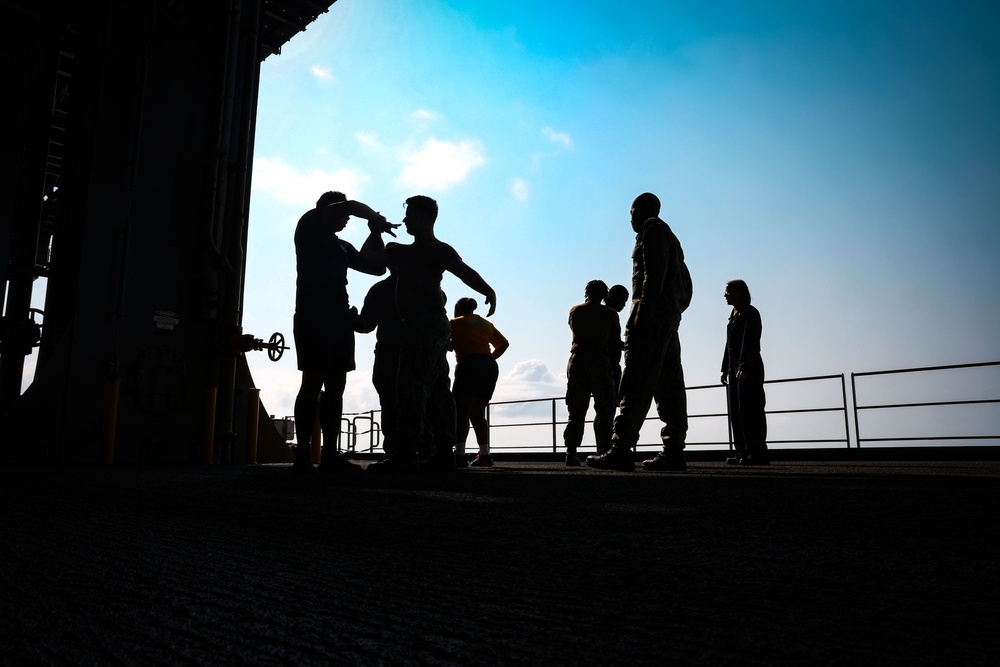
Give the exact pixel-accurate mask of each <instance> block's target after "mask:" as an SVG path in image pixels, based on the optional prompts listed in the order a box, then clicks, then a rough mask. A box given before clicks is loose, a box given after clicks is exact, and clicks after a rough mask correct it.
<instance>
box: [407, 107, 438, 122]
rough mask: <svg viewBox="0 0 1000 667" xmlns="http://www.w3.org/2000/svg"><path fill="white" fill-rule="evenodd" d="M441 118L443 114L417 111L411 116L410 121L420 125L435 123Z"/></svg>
mask: <svg viewBox="0 0 1000 667" xmlns="http://www.w3.org/2000/svg"><path fill="white" fill-rule="evenodd" d="M440 118H441V114H439V113H437V112H436V111H431V110H429V109H417V110H416V111H414V112H413V113H411V114H410V120H413V121H416V122H418V123H433V122H435V121H437V120H438V119H440Z"/></svg>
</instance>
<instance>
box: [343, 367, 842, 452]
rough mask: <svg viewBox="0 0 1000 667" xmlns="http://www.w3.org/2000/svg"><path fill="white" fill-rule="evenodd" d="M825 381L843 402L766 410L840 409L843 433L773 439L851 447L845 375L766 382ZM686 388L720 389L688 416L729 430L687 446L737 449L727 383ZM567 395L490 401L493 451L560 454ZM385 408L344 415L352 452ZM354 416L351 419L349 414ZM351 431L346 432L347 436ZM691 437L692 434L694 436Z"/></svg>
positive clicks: (374, 439) (373, 438)
mask: <svg viewBox="0 0 1000 667" xmlns="http://www.w3.org/2000/svg"><path fill="white" fill-rule="evenodd" d="M822 383H836V384H837V385H838V386H839V392H838V394H839V402H837V403H836V404H834V405H830V404H822V405H809V406H806V407H784V408H781V409H769V410H767V414H768V415H783V416H787V415H806V414H810V413H839V414H840V415H842V416H843V424H844V436H843V437H842V438H818V437H797V438H786V439H769V440H768V442H769V443H770V444H774V445H787V444H797V445H819V444H829V443H836V444H840V445H843V446H845V447H850V438H849V433H850V427H849V424H848V409H847V390H846V383H845V377H844V375H843V374H841V375H822V376H814V377H802V378H787V379H778V380H767V381H765V384H767V385H789V384H796V385H808V386H811V387H816V385H818V384H822ZM687 391H688V393H689V395H691V394H692V393H699V394H708V395H712V394H717V398H716V402H717V403H719V405H720V409H717V410H709V411H704V412H689V413H688V420H689V422H691V421H699V420H704V421H706V422H709V421H713V420H714V421H715V422H717V428H716V431H720V430H722V429H724V433H725V437H724V439H700V440H693V439H689V440H688V441H687V446H689V447H692V446H693V447H728V448H729V449H732V442H733V441H732V429H731V427H730V425H729V419H728V417H729V415H728V410H727V406H726V399H725V396H726V388H725V387H724V386H723V385H721V384H718V385H702V386H693V387H688V388H687ZM803 393H808V392H807V391H801V392H799V393H798V395H801V394H803ZM538 404H542V405H545V406H547V409H546V410H545V416H544V417H541V418H539V417H538V416H535V415H532V418H529V419H526V420H521V421H504V422H502V423H498V422H497V419H495V414H496V412H498V411H501V410H503V409H504V408H509V407H512V406H523V407H527V408H528V410H529V412H530V406H533V405H538ZM564 405H565V398H564V397H562V396H558V397H549V398H531V399H523V400H512V401H494V402H491V403H490V404H488V405H487V408H486V419H487V424H488V425H489V428H490V441H491V444H490V448H491V449H492V450H493V451H511V452H513V451H517V452H532V451H542V452H551V453H558V452H560V451H561V450H562V448H563V445H562V428H563V427H565V425H566V419H565V418H564V417H561V412H562V411H564ZM380 412H381V411H380V410H369V411H367V412H359V413H350V414H349V415H345V420H344V421H345V424H346V426H345V430H344V432H343V433H342V434H341V443H342V444H344V446H345V448H346V449H348V450H349V451H367V452H374V451H375V449H376V448H377V447H378V446H379V445H380V444H381V428H380V424H379V422H378V419H377V416H378V415H379V414H380ZM651 414H652V416H650V417H647V418H646V420H645V421H646V423H650V424H651V423H653V422H656V420H657V417H656V413H655V410H651ZM347 417H350V419H347ZM359 422H361V423H363V424H365V428H364V430H362V428H361V427H360V426H359ZM592 423H593V421H592V420H588V421H587V424H588V425H590V424H592ZM538 428H544V429H545V431H546V433H547V436H546V437H545V439H544V441H540V440H537V439H536V440H533V439H531V437H530V436H529V437H527V438H521V439H519V440H518V441H517V442H516V444H508V443H505V442H504V441H503V439H502V438H498V437H496V436H498V435H500V434H502V433H504V432H505V431H513V430H520V431H522V432H523V431H524V430H527V429H538ZM364 435H368V439H367V440H368V442H367V443H363V442H361V439H362V436H364ZM345 436H346V437H345ZM689 437H690V436H689ZM660 446H661V443H660V440H659V437H658V435H657V436H656V437H655V438H652V437H650V438H647V441H645V442H644V441H643V440H640V442H639V444H638V445H637V446H636V449H637V450H641V449H649V448H658V447H660Z"/></svg>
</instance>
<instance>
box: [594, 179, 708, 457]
mask: <svg viewBox="0 0 1000 667" xmlns="http://www.w3.org/2000/svg"><path fill="white" fill-rule="evenodd" d="M659 215H660V200H659V198H657V196H656V195H654V194H652V193H650V192H646V193H643V194H641V195H639V196H638V197H636V199H635V201H634V202H632V209H631V224H632V229H633V231H635V233H636V237H635V247H634V248H633V250H632V308H631V310H630V311H629V317H628V322H627V324H626V325H625V368H624V369H623V370H622V380H621V386H620V387H619V394H618V395H619V412H618V416H617V417H616V418H615V422H614V429H613V430H614V434H613V435H612V437H611V443H612V444H611V449H609V450H608V451H607V452H605V453H603V454H599V455H596V456H588V457H587V465H588V466H590V467H592V468H600V469H604V470H620V471H623V472H628V471H631V470H634V469H635V461H634V457H633V453H632V450H633V448H634V447H635V446H636V444H637V443H638V441H639V431H640V429H641V428H642V425H643V422H644V421H645V419H646V414H647V413H648V412H649V407H650V404H651V403H652V402H653V401H654V400H655V401H656V412H657V416H658V417H659V418H660V421H662V422H663V427H662V428H661V429H660V438H661V440H662V444H663V449H662V450H661V451H660V452H659V453H658V454H657V455H656V456H654V457H653V458H651V459H649V460H646V461H643V463H642V467H643V469H644V470H650V471H657V472H681V471H684V470H686V469H687V460H686V459H685V458H684V440H685V439H686V437H687V397H686V394H685V388H684V370H683V368H682V366H681V343H680V337H679V335H678V329H679V327H680V323H681V313H683V312H684V310H685V309H687V307H688V304H690V302H691V291H692V290H691V275H690V273H688V270H687V266H686V265H685V264H684V251H683V250H682V249H681V244H680V242H679V241H678V240H677V237H676V236H674V233H673V231H671V229H670V227H669V226H668V225H667V223H666V222H664V221H663V220H661V219H660V217H659Z"/></svg>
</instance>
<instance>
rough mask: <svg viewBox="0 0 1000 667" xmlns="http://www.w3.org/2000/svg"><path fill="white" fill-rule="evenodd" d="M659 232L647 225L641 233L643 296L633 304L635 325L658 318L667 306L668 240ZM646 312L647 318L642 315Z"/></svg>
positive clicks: (632, 317) (633, 321)
mask: <svg viewBox="0 0 1000 667" xmlns="http://www.w3.org/2000/svg"><path fill="white" fill-rule="evenodd" d="M657 231H659V230H657V229H656V227H655V226H653V225H650V224H648V223H647V224H646V225H644V227H643V229H642V231H641V233H640V236H641V239H640V241H641V247H640V252H641V253H642V267H643V274H642V294H641V295H640V297H639V301H638V302H637V303H635V304H633V309H634V310H635V312H634V313H632V315H631V319H632V323H633V324H638V323H639V321H640V319H642V320H643V321H644V320H646V319H649V318H654V317H656V316H657V314H658V313H660V312H661V311H662V310H663V307H664V306H665V305H666V304H665V303H664V298H665V295H664V288H665V284H666V278H667V269H668V268H669V267H668V266H667V262H668V261H669V259H668V255H667V247H666V243H667V239H666V237H665V235H664V234H660V233H656V232H657ZM644 312H645V313H646V315H645V316H643V315H642V313H644Z"/></svg>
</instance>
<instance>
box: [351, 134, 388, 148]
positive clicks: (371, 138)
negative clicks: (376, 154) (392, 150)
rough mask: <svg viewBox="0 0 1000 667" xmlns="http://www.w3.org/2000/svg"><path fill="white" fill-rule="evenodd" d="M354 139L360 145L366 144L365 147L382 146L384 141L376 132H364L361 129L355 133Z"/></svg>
mask: <svg viewBox="0 0 1000 667" xmlns="http://www.w3.org/2000/svg"><path fill="white" fill-rule="evenodd" d="M354 139H355V141H357V142H358V144H359V145H361V146H364V147H365V148H375V149H381V148H382V142H381V141H379V138H378V135H377V134H375V133H374V132H362V131H361V130H358V131H357V132H355V133H354Z"/></svg>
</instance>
